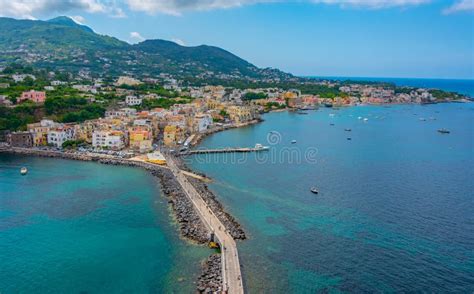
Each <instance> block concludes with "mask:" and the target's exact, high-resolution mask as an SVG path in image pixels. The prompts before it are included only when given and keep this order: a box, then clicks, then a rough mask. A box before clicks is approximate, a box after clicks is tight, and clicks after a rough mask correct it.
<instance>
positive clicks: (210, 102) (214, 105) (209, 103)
mask: <svg viewBox="0 0 474 294" xmlns="http://www.w3.org/2000/svg"><path fill="white" fill-rule="evenodd" d="M206 107H207V109H219V110H222V109H224V107H225V105H224V104H223V103H222V102H220V101H217V100H215V99H207V100H206Z"/></svg>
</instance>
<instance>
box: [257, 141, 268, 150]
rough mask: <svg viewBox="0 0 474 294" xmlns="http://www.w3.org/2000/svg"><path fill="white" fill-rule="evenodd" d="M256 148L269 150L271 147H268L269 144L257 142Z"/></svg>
mask: <svg viewBox="0 0 474 294" xmlns="http://www.w3.org/2000/svg"><path fill="white" fill-rule="evenodd" d="M255 149H256V150H268V149H270V147H268V146H263V145H262V144H260V143H257V144H255Z"/></svg>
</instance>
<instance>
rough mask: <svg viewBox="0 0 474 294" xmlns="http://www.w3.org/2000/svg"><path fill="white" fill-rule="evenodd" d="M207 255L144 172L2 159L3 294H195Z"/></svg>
mask: <svg viewBox="0 0 474 294" xmlns="http://www.w3.org/2000/svg"><path fill="white" fill-rule="evenodd" d="M22 166H26V167H28V169H29V173H28V175H26V176H21V175H20V172H19V169H20V167H22ZM207 253H208V251H207V250H206V249H205V248H203V247H197V246H192V245H189V244H186V243H185V242H184V241H182V240H180V239H179V238H178V231H177V228H176V227H175V225H174V224H173V223H172V218H171V217H170V215H169V211H168V203H167V201H166V199H164V198H163V197H162V196H160V190H159V186H158V184H157V180H156V179H155V178H154V177H152V176H151V175H150V174H149V173H147V172H145V171H143V170H140V169H136V168H130V167H120V166H106V165H100V164H96V163H90V162H77V161H69V160H60V159H48V158H36V157H24V156H11V155H5V154H0V261H1V262H0V264H1V266H0V293H2V294H9V293H181V292H185V293H192V292H193V291H194V285H193V282H194V281H195V279H196V275H197V274H198V273H199V267H200V261H201V260H202V259H203V258H205V257H206V256H207Z"/></svg>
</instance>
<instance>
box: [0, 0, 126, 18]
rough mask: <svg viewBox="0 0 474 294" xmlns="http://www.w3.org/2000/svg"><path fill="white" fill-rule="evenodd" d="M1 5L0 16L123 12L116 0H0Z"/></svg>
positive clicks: (25, 16)
mask: <svg viewBox="0 0 474 294" xmlns="http://www.w3.org/2000/svg"><path fill="white" fill-rule="evenodd" d="M0 7H1V8H0V16H9V17H16V18H29V19H36V18H37V17H39V16H44V15H47V16H50V15H52V14H58V13H65V12H70V11H75V12H77V11H82V12H87V13H106V14H111V15H112V16H114V15H115V14H117V12H121V13H122V14H123V11H122V9H121V8H119V7H118V6H117V4H116V2H115V0H0Z"/></svg>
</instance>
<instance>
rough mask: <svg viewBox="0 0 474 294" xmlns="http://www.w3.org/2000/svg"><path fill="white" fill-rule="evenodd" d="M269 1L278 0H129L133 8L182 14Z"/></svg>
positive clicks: (150, 11) (274, 0) (135, 9)
mask: <svg viewBox="0 0 474 294" xmlns="http://www.w3.org/2000/svg"><path fill="white" fill-rule="evenodd" d="M290 1H291V0H290ZM268 2H278V0H127V3H128V6H129V7H130V9H131V10H134V11H143V12H147V13H156V12H161V13H166V14H171V15H180V14H181V13H182V12H185V11H203V10H214V9H225V8H232V7H239V6H244V5H251V4H257V3H268ZM280 2H284V1H280Z"/></svg>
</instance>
